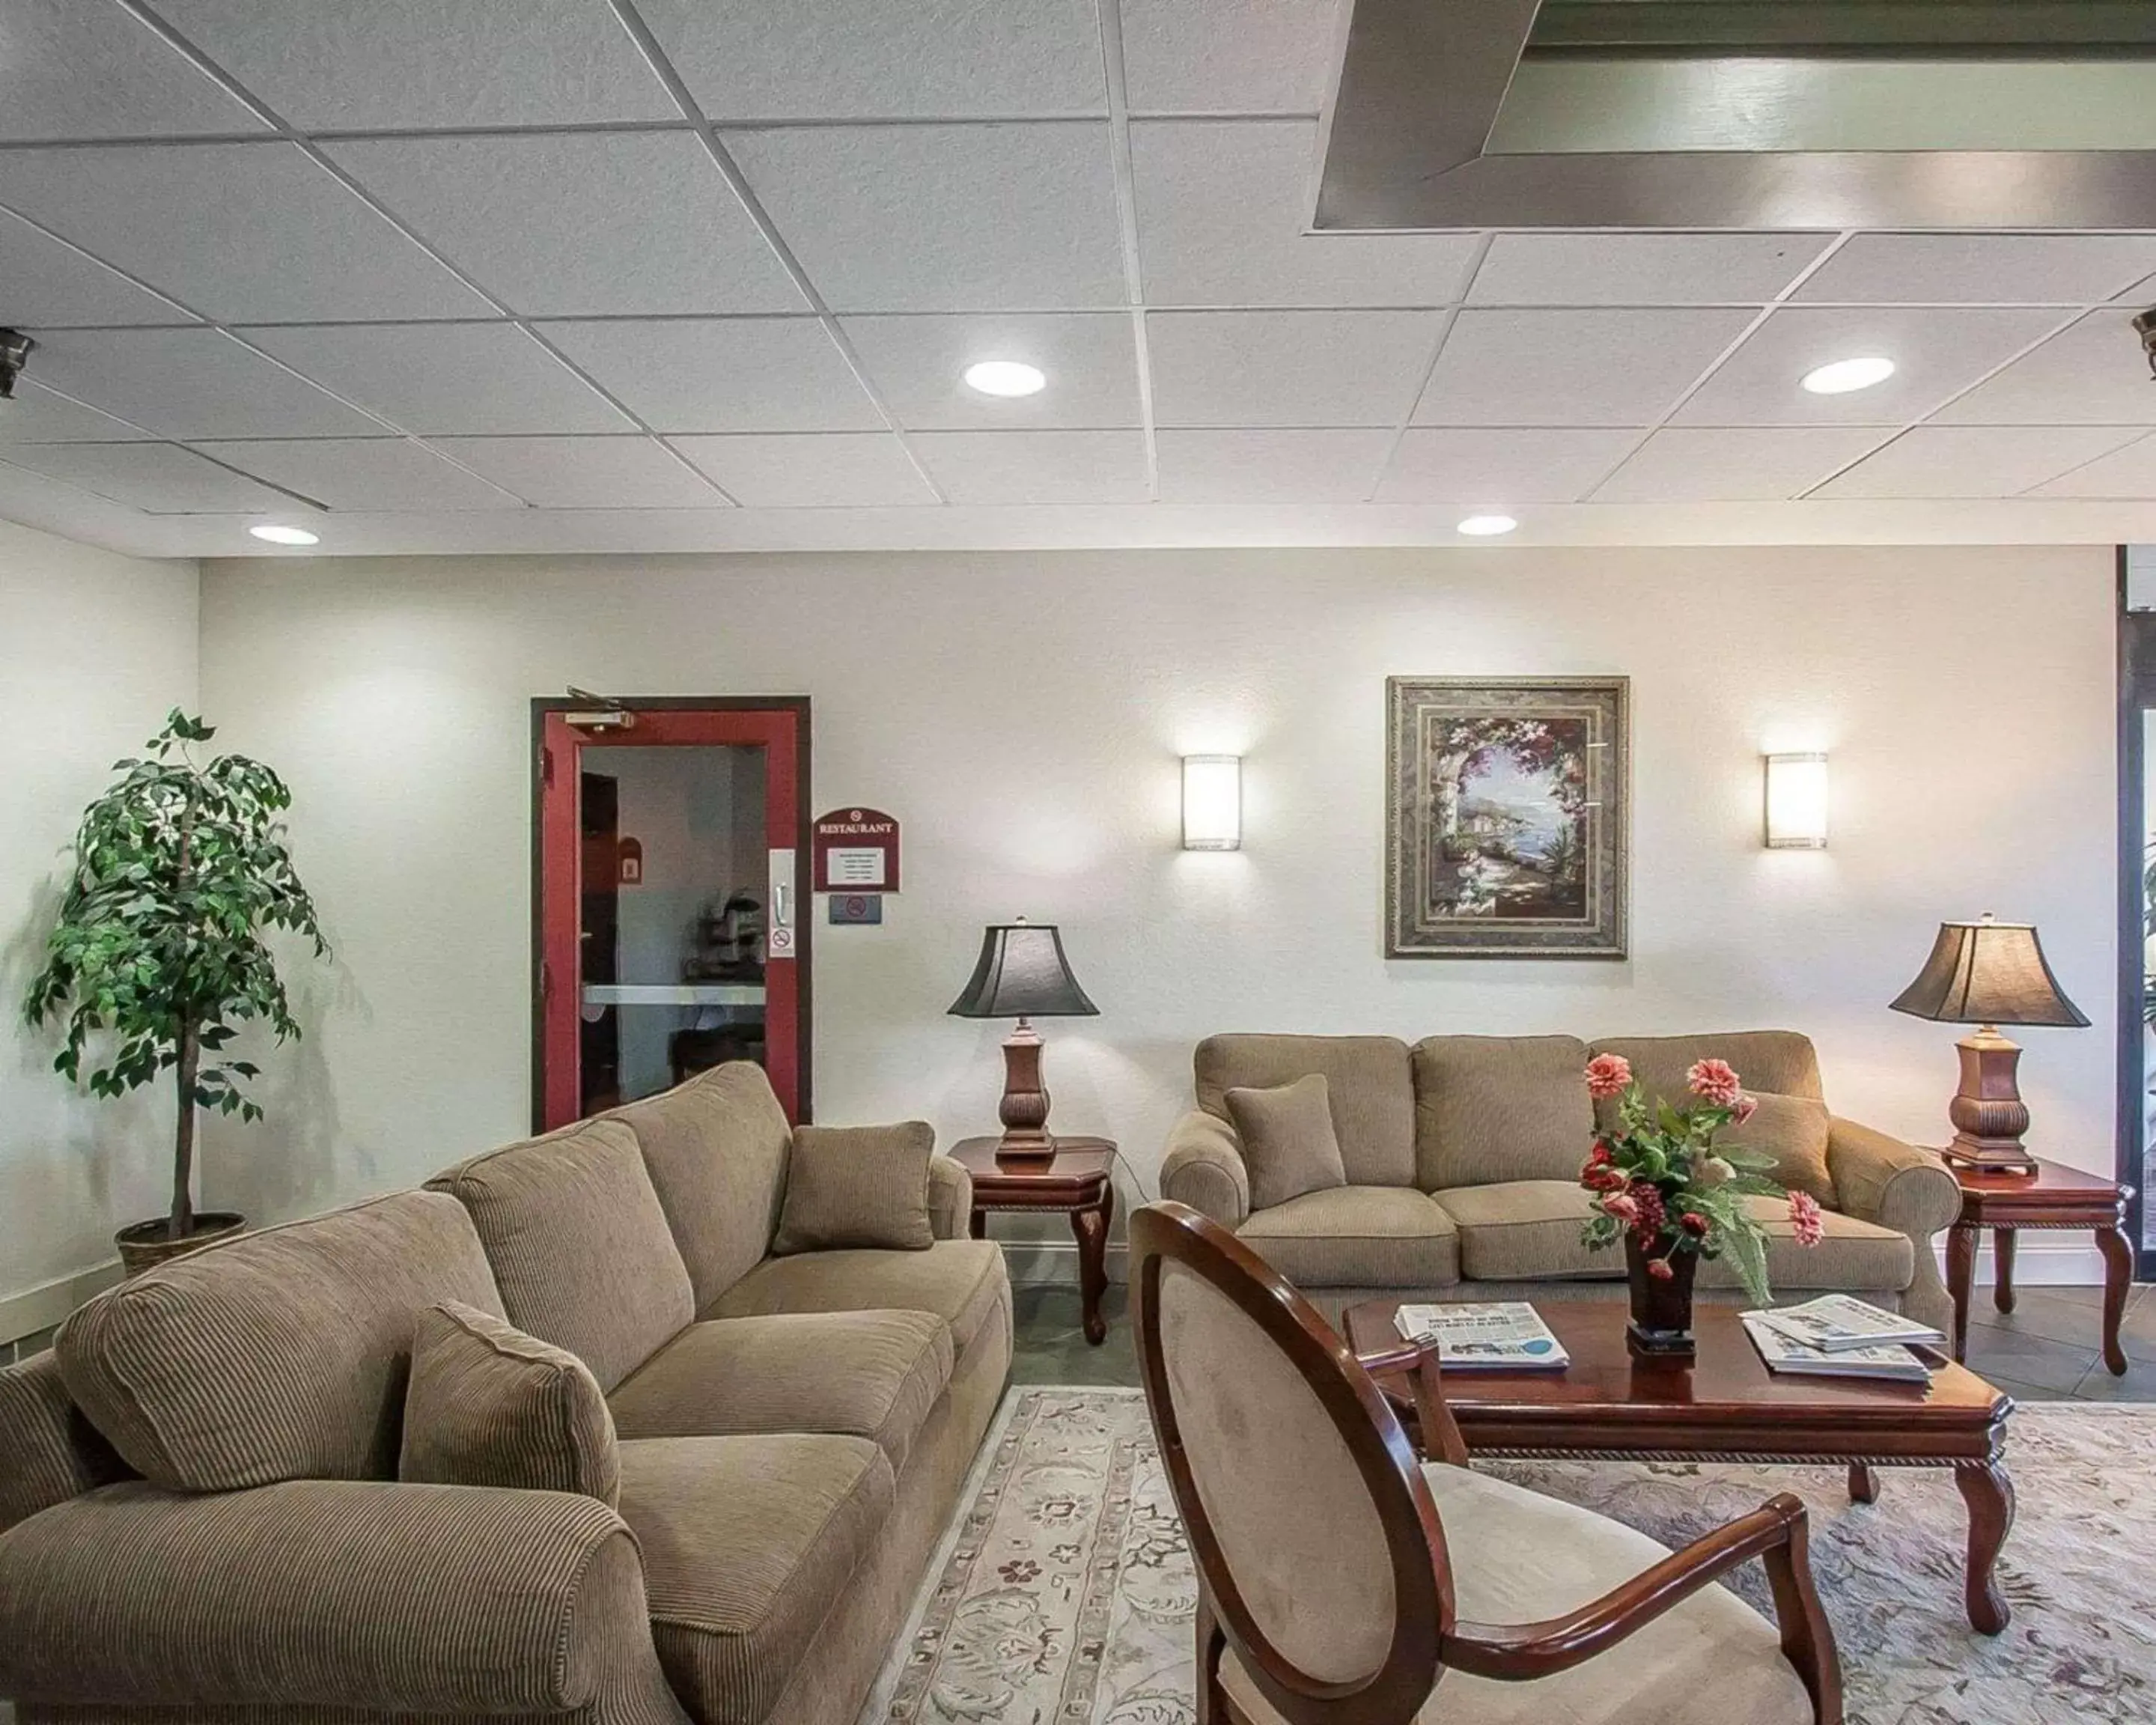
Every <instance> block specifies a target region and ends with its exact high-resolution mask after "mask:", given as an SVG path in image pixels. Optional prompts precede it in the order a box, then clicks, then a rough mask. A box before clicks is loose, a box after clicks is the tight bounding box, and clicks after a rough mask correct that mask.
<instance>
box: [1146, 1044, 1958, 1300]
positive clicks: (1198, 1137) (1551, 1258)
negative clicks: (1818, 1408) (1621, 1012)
mask: <svg viewBox="0 0 2156 1725" xmlns="http://www.w3.org/2000/svg"><path fill="white" fill-rule="evenodd" d="M1604 1053H1608V1054H1619V1055H1624V1056H1625V1058H1626V1059H1627V1060H1630V1062H1631V1064H1632V1069H1633V1072H1634V1075H1635V1077H1637V1078H1638V1079H1639V1080H1640V1082H1641V1083H1642V1084H1643V1085H1644V1086H1645V1088H1646V1090H1647V1091H1648V1092H1649V1093H1650V1095H1659V1096H1666V1097H1669V1098H1671V1099H1673V1100H1675V1099H1681V1098H1682V1097H1683V1096H1684V1095H1685V1074H1686V1070H1687V1069H1688V1068H1689V1067H1690V1066H1691V1064H1692V1062H1693V1061H1695V1060H1702V1059H1707V1058H1710V1057H1712V1058H1717V1059H1721V1060H1727V1061H1728V1062H1729V1063H1730V1065H1732V1066H1734V1067H1735V1068H1736V1069H1737V1070H1738V1073H1739V1074H1740V1075H1742V1076H1743V1081H1744V1085H1745V1088H1746V1089H1747V1090H1748V1091H1752V1092H1753V1093H1754V1094H1756V1095H1759V1096H1763V1097H1767V1098H1786V1099H1793V1100H1791V1101H1789V1102H1788V1103H1786V1105H1775V1106H1773V1107H1772V1108H1771V1109H1768V1108H1763V1116H1764V1114H1765V1113H1767V1112H1769V1111H1771V1112H1773V1113H1774V1114H1776V1115H1777V1116H1779V1117H1783V1118H1784V1120H1785V1122H1789V1125H1788V1127H1787V1129H1788V1130H1790V1131H1792V1132H1799V1133H1801V1132H1804V1131H1806V1130H1809V1131H1811V1132H1815V1133H1816V1135H1817V1139H1818V1143H1817V1148H1818V1149H1819V1150H1820V1152H1821V1153H1823V1165H1822V1166H1821V1170H1820V1180H1821V1189H1820V1191H1818V1192H1817V1193H1815V1196H1817V1197H1818V1198H1819V1199H1820V1202H1821V1203H1822V1204H1823V1205H1825V1207H1826V1211H1827V1214H1826V1218H1825V1221H1826V1237H1825V1240H1822V1241H1821V1242H1820V1244H1819V1245H1817V1246H1815V1247H1811V1248H1809V1249H1807V1248H1804V1247H1800V1246H1799V1245H1797V1243H1796V1241H1795V1240H1794V1235H1793V1230H1791V1228H1790V1225H1789V1222H1788V1220H1787V1219H1786V1207H1785V1206H1783V1205H1781V1204H1778V1203H1776V1202H1774V1200H1771V1199H1763V1200H1751V1202H1753V1203H1754V1204H1758V1214H1760V1216H1761V1218H1762V1219H1763V1222H1764V1223H1765V1226H1766V1229H1767V1232H1768V1247H1767V1261H1768V1273H1769V1275H1770V1276H1771V1277H1772V1280H1773V1282H1774V1290H1775V1292H1776V1295H1777V1296H1778V1297H1779V1296H1780V1295H1782V1294H1784V1293H1788V1294H1793V1295H1799V1296H1801V1295H1804V1294H1807V1293H1810V1292H1817V1291H1828V1290H1833V1291H1842V1292H1846V1293H1854V1294H1856V1295H1858V1296H1861V1297H1863V1298H1865V1299H1868V1300H1873V1301H1879V1302H1881V1303H1882V1304H1885V1305H1888V1306H1892V1307H1898V1308H1899V1309H1901V1310H1902V1311H1905V1312H1908V1313H1909V1315H1910V1316H1912V1317H1915V1318H1917V1319H1918V1320H1920V1321H1921V1322H1925V1323H1930V1324H1934V1325H1937V1326H1938V1327H1941V1328H1944V1327H1946V1325H1947V1321H1948V1316H1949V1314H1950V1312H1951V1307H1950V1304H1949V1302H1948V1298H1947V1293H1946V1289H1945V1287H1944V1286H1943V1284H1942V1282H1941V1281H1940V1280H1939V1272H1938V1264H1937V1262H1936V1261H1935V1260H1934V1259H1933V1255H1932V1236H1933V1235H1934V1234H1935V1233H1937V1232H1938V1230H1940V1229H1942V1228H1944V1227H1946V1226H1948V1224H1950V1223H1952V1222H1953V1219H1954V1218H1955V1216H1956V1215H1957V1214H1958V1213H1959V1210H1960V1207H1961V1197H1960V1192H1959V1189H1958V1188H1957V1186H1956V1185H1955V1183H1954V1180H1953V1176H1952V1175H1951V1174H1949V1173H1948V1172H1947V1171H1946V1168H1945V1167H1944V1166H1943V1164H1942V1163H1941V1162H1940V1161H1939V1159H1938V1157H1937V1156H1935V1155H1933V1153H1930V1152H1928V1151H1925V1150H1920V1149H1917V1148H1915V1147H1912V1146H1910V1145H1907V1144H1905V1143H1903V1142H1901V1141H1900V1140H1899V1139H1897V1138H1892V1137H1888V1136H1887V1135H1886V1134H1885V1133H1883V1132H1875V1131H1873V1130H1872V1129H1871V1127H1865V1126H1859V1125H1857V1124H1856V1122H1853V1121H1848V1120H1843V1119H1840V1118H1839V1117H1835V1116H1833V1115H1831V1114H1830V1113H1829V1112H1828V1111H1827V1110H1826V1109H1825V1106H1824V1101H1825V1091H1824V1090H1823V1089H1822V1087H1821V1086H1820V1070H1819V1060H1818V1056H1817V1055H1816V1054H1815V1052H1814V1050H1813V1048H1812V1045H1811V1042H1810V1040H1809V1038H1807V1037H1804V1036H1801V1035H1799V1034H1796V1033H1795V1032H1794V1031H1788V1030H1751V1031H1737V1032H1731V1033H1727V1034H1702V1035H1696V1036H1648V1037H1640V1036H1633V1037H1613V1038H1609V1039H1607V1040H1603V1041H1599V1042H1595V1043H1592V1044H1589V1043H1586V1042H1582V1041H1580V1040H1578V1038H1576V1037H1572V1036H1433V1037H1430V1038H1428V1039H1426V1040H1424V1041H1421V1042H1419V1043H1417V1044H1415V1045H1414V1047H1413V1048H1409V1046H1408V1045H1407V1044H1406V1043H1404V1042H1401V1041H1399V1040H1395V1039H1394V1038H1392V1037H1389V1036H1262V1035H1232V1036H1214V1037H1211V1038H1209V1039H1208V1040H1205V1041H1204V1042H1202V1043H1200V1044H1199V1045H1198V1052H1197V1057H1196V1061H1195V1065H1196V1075H1197V1087H1198V1107H1197V1109H1196V1110H1195V1111H1193V1112H1192V1113H1189V1114H1187V1115H1185V1116H1183V1118H1182V1119H1181V1120H1179V1121H1178V1122H1177V1123H1176V1125H1175V1127H1174V1128H1173V1131H1172V1132H1170V1133H1169V1136H1168V1148H1167V1153H1166V1157H1165V1158H1164V1160H1163V1163H1162V1167H1161V1194H1162V1195H1163V1197H1165V1198H1172V1199H1179V1200H1181V1201H1182V1202H1183V1203H1184V1204H1188V1205H1190V1206H1191V1208H1192V1209H1198V1210H1202V1211H1204V1213H1205V1214H1207V1215H1209V1216H1210V1217H1212V1218H1213V1219H1214V1220H1215V1221H1217V1222H1220V1223H1223V1224H1225V1225H1226V1226H1228V1227H1229V1228H1232V1229H1234V1230H1235V1232H1236V1233H1237V1234H1238V1235H1240V1237H1241V1238H1242V1239H1243V1240H1246V1241H1247V1242H1248V1243H1249V1244H1250V1246H1251V1248H1252V1249H1253V1250H1255V1251H1256V1252H1257V1253H1258V1254H1259V1255H1260V1256H1261V1257H1263V1258H1264V1259H1265V1260H1266V1261H1267V1262H1268V1263H1270V1264H1271V1265H1272V1266H1273V1267H1274V1268H1275V1269H1276V1270H1278V1271H1280V1272H1281V1275H1283V1276H1286V1278H1287V1279H1288V1280H1289V1281H1291V1282H1293V1283H1294V1284H1295V1285H1296V1286H1297V1287H1298V1288H1300V1289H1301V1291H1303V1292H1304V1293H1305V1294H1306V1295H1308V1296H1310V1297H1311V1299H1312V1301H1314V1302H1315V1303H1316V1304H1317V1306H1318V1307H1320V1308H1321V1309H1322V1310H1323V1311H1324V1312H1326V1313H1327V1316H1328V1317H1331V1318H1332V1319H1334V1320H1335V1321H1336V1322H1337V1319H1338V1317H1339V1315H1340V1313H1341V1312H1342V1310H1343V1309H1344V1308H1345V1307H1347V1306H1350V1305H1353V1303H1355V1302H1356V1301H1358V1300H1366V1299H1370V1298H1373V1297H1376V1296H1381V1295H1383V1296H1404V1295H1405V1294H1406V1293H1408V1292H1409V1291H1413V1292H1416V1293H1422V1294H1426V1295H1428V1296H1431V1297H1434V1298H1438V1299H1445V1300H1522V1299H1525V1300H1533V1299H1571V1298H1580V1297H1583V1296H1584V1297H1596V1296H1600V1297H1621V1296H1622V1291H1623V1283H1624V1275H1625V1269H1624V1263H1625V1260H1624V1256H1623V1255H1622V1254H1621V1253H1618V1252H1609V1251H1605V1252H1599V1253H1598V1252H1590V1251H1589V1250H1587V1249H1586V1247H1585V1246H1584V1245H1582V1244H1581V1243H1580V1224H1582V1223H1583V1222H1584V1221H1585V1220H1586V1219H1587V1214H1588V1211H1587V1204H1588V1199H1587V1194H1585V1193H1584V1192H1583V1191H1581V1189H1580V1188H1579V1185H1578V1173H1579V1168H1580V1164H1581V1163H1582V1162H1583V1161H1584V1160H1585V1158H1586V1154H1587V1151H1588V1148H1589V1145H1590V1144H1591V1143H1592V1142H1593V1138H1594V1125H1595V1114H1594V1104H1593V1103H1592V1102H1591V1101H1589V1097H1588V1094H1587V1090H1586V1087H1585V1085H1584V1082H1583V1081H1582V1072H1583V1070H1584V1067H1585V1066H1586V1065H1587V1062H1588V1060H1589V1058H1590V1057H1591V1056H1593V1055H1597V1054H1604ZM1311 1073H1321V1074H1322V1075H1323V1076H1324V1077H1325V1080H1326V1083H1327V1097H1328V1100H1329V1101H1330V1103H1331V1107H1332V1122H1333V1128H1334V1131H1335V1132H1336V1133H1337V1136H1338V1138H1339V1141H1340V1154H1341V1160H1342V1163H1343V1164H1344V1165H1345V1167H1346V1169H1347V1181H1348V1183H1347V1184H1346V1185H1344V1186H1339V1187H1334V1188H1332V1189H1327V1190H1323V1191H1316V1192H1311V1193H1307V1194H1304V1195H1302V1196H1300V1197H1296V1198H1291V1199H1288V1200H1287V1201H1286V1203H1283V1204H1276V1205H1274V1206H1272V1207H1271V1208H1269V1209H1257V1210H1255V1211H1253V1209H1251V1206H1250V1173H1249V1170H1248V1168H1246V1167H1245V1162H1244V1158H1243V1153H1242V1147H1241V1146H1240V1143H1239V1142H1238V1140H1237V1137H1236V1134H1235V1128H1234V1127H1233V1126H1232V1125H1231V1124H1230V1123H1229V1109H1228V1106H1227V1103H1226V1093H1227V1091H1229V1089H1231V1088H1236V1087H1243V1086H1248V1087H1252V1088H1265V1087H1268V1086H1277V1085H1282V1084H1286V1083H1289V1082H1291V1081H1294V1080H1296V1079H1298V1078H1301V1077H1304V1076H1306V1075H1308V1074H1311ZM1699 1286H1700V1288H1701V1290H1702V1297H1703V1298H1710V1299H1712V1298H1717V1297H1721V1298H1731V1299H1733V1298H1738V1297H1741V1291H1740V1290H1739V1289H1738V1283H1737V1279H1736V1276H1735V1274H1734V1272H1733V1271H1732V1268H1731V1266H1729V1265H1728V1264H1727V1263H1725V1262H1715V1263H1706V1264H1702V1266H1700V1272H1699Z"/></svg>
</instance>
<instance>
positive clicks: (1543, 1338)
mask: <svg viewBox="0 0 2156 1725" xmlns="http://www.w3.org/2000/svg"><path fill="white" fill-rule="evenodd" d="M1393 1324H1394V1327H1395V1328H1396V1329H1398V1330H1399V1332H1400V1338H1401V1340H1403V1341H1405V1342H1420V1343H1425V1344H1427V1343H1432V1342H1435V1343H1436V1344H1437V1363H1438V1364H1439V1365H1440V1366H1441V1367H1445V1368H1455V1369H1458V1370H1460V1371H1490V1372H1499V1371H1519V1370H1522V1369H1523V1368H1532V1369H1536V1370H1546V1371H1561V1370H1562V1369H1563V1368H1564V1367H1566V1366H1568V1365H1569V1364H1571V1363H1572V1360H1571V1356H1570V1355H1568V1353H1565V1351H1564V1344H1563V1343H1562V1342H1560V1341H1558V1339H1557V1337H1555V1336H1554V1335H1553V1334H1552V1333H1551V1332H1550V1327H1549V1326H1548V1324H1546V1323H1544V1322H1543V1321H1542V1319H1541V1318H1540V1317H1537V1315H1536V1313H1535V1308H1534V1307H1532V1306H1530V1305H1528V1304H1527V1302H1526V1301H1523V1300H1512V1301H1502V1302H1500V1303H1497V1304H1494V1305H1486V1306H1476V1305H1466V1306H1403V1307H1400V1309H1399V1313H1398V1314H1397V1315H1396V1316H1395V1317H1394V1319H1393Z"/></svg>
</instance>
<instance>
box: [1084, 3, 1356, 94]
mask: <svg viewBox="0 0 2156 1725" xmlns="http://www.w3.org/2000/svg"><path fill="white" fill-rule="evenodd" d="M1338 9H1339V8H1337V7H1336V6H1335V4H1334V0H1122V25H1123V65H1124V69H1125V77H1126V79H1127V82H1128V85H1129V90H1130V102H1131V108H1132V111H1133V112H1136V113H1140V114H1149V113H1175V114H1315V113H1317V110H1318V109H1319V108H1320V107H1321V106H1322V105H1323V103H1324V100H1325V91H1326V86H1327V85H1328V84H1329V83H1330V82H1331V80H1332V52H1333V47H1332V43H1333V27H1334V23H1335V15H1336V13H1337V11H1338Z"/></svg>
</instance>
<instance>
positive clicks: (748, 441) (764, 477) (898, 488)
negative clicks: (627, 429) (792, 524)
mask: <svg viewBox="0 0 2156 1725" xmlns="http://www.w3.org/2000/svg"><path fill="white" fill-rule="evenodd" d="M668 441H670V443H671V444H673V445H674V447H675V449H679V450H680V452H681V453H682V454H685V455H686V456H687V457H688V458H689V459H690V460H691V461H693V462H695V463H696V465H697V466H699V467H701V469H703V470H704V471H705V472H706V473H707V474H709V475H711V477H712V478H713V479H714V480H716V481H717V482H718V483H719V484H720V485H723V486H724V487H725V488H726V492H727V495H730V496H731V497H732V498H733V499H734V501H736V502H737V503H739V504H740V505H741V506H742V507H743V508H744V509H866V508H871V507H875V506H880V505H902V504H909V503H933V502H935V501H936V493H935V492H934V491H933V490H931V489H930V487H929V485H928V482H927V480H924V479H922V478H921V473H920V470H919V469H917V468H916V467H915V466H914V465H913V463H912V462H911V461H910V460H908V459H906V449H905V447H904V446H903V445H902V444H900V442H899V440H898V439H896V438H895V437H893V436H892V435H891V434H890V433H889V432H887V431H881V432H830V433H823V434H818V433H813V432H811V433H797V434H782V435H779V436H735V437H677V438H671V439H668Z"/></svg>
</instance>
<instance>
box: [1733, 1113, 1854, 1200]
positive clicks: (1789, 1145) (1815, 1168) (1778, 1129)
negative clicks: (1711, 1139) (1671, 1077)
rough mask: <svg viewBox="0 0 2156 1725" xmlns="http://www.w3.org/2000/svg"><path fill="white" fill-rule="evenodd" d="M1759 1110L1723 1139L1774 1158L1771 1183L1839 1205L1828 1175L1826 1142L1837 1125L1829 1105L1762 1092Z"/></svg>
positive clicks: (1832, 1183)
mask: <svg viewBox="0 0 2156 1725" xmlns="http://www.w3.org/2000/svg"><path fill="white" fill-rule="evenodd" d="M1753 1101H1755V1102H1757V1103H1758V1107H1757V1108H1755V1109H1754V1110H1753V1113H1752V1117H1751V1118H1750V1119H1749V1120H1748V1121H1746V1122H1744V1124H1743V1125H1742V1126H1732V1127H1728V1128H1727V1130H1725V1131H1724V1132H1722V1133H1721V1134H1720V1135H1719V1137H1720V1140H1721V1141H1722V1142H1727V1143H1731V1144H1737V1145H1740V1146H1742V1147H1743V1148H1745V1149H1747V1150H1756V1151H1758V1153H1760V1154H1761V1155H1763V1156H1771V1157H1773V1158H1774V1168H1773V1169H1772V1170H1771V1171H1769V1172H1768V1176H1767V1177H1768V1178H1769V1179H1773V1180H1779V1181H1780V1182H1781V1183H1782V1184H1784V1186H1786V1187H1788V1188H1789V1189H1790V1190H1791V1191H1792V1192H1808V1193H1809V1194H1811V1195H1812V1196H1813V1197H1814V1198H1816V1199H1818V1200H1819V1201H1820V1203H1821V1204H1825V1205H1826V1206H1827V1207H1828V1208H1829V1209H1831V1208H1833V1206H1834V1205H1835V1203H1836V1202H1838V1200H1837V1199H1836V1198H1835V1190H1834V1176H1833V1175H1832V1174H1830V1173H1828V1172H1827V1168H1826V1141H1827V1135H1828V1133H1829V1132H1830V1130H1831V1128H1832V1125H1833V1122H1832V1120H1831V1119H1830V1117H1829V1116H1828V1114H1827V1111H1826V1104H1825V1102H1822V1101H1817V1100H1816V1099H1815V1098H1814V1097H1811V1096H1778V1095H1776V1094H1775V1093H1774V1091H1755V1092H1753Z"/></svg>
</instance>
